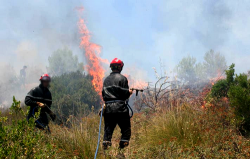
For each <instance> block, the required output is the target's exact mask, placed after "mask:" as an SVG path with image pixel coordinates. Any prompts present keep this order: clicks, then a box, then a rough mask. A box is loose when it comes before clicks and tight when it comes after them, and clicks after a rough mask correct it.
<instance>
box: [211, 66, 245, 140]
mask: <svg viewBox="0 0 250 159" xmlns="http://www.w3.org/2000/svg"><path fill="white" fill-rule="evenodd" d="M234 66H235V65H234V64H232V65H231V66H230V67H229V69H228V70H227V71H226V75H227V78H226V79H223V80H220V81H218V82H217V83H216V84H215V85H214V86H213V88H212V91H211V94H212V96H213V97H216V98H217V99H220V98H221V97H228V98H229V102H230V106H231V107H232V108H234V114H235V118H236V123H237V126H238V128H239V130H240V132H241V133H242V134H243V135H249V134H250V113H249V112H250V80H249V79H247V75H246V74H240V75H237V74H235V69H234Z"/></svg>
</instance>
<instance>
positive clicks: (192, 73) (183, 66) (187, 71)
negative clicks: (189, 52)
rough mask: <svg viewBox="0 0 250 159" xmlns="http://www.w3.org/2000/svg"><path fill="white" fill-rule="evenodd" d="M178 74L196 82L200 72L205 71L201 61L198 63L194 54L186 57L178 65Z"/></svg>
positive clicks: (183, 78) (184, 79) (186, 80)
mask: <svg viewBox="0 0 250 159" xmlns="http://www.w3.org/2000/svg"><path fill="white" fill-rule="evenodd" d="M176 70H177V76H178V78H180V79H181V80H183V81H185V82H195V81H197V80H198V78H199V75H198V74H200V73H202V72H203V66H202V64H201V63H198V64H197V63H196V58H194V57H192V56H187V57H184V58H183V59H182V60H181V61H180V62H179V64H178V65H177V67H176Z"/></svg>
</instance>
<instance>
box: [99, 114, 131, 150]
mask: <svg viewBox="0 0 250 159" xmlns="http://www.w3.org/2000/svg"><path fill="white" fill-rule="evenodd" d="M104 124H105V127H104V139H103V144H106V143H109V145H111V139H112V135H113V132H114V129H115V127H116V125H118V126H119V127H120V129H121V134H122V136H121V140H120V148H124V147H126V146H127V145H128V144H129V140H130V137H131V124H130V117H129V113H128V112H127V113H115V114H104Z"/></svg>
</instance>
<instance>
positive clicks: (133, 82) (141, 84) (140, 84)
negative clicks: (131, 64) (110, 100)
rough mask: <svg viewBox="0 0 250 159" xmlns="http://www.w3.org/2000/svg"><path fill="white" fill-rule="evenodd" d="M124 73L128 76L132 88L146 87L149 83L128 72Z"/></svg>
mask: <svg viewBox="0 0 250 159" xmlns="http://www.w3.org/2000/svg"><path fill="white" fill-rule="evenodd" d="M123 75H124V76H125V77H127V79H128V83H129V86H130V88H137V89H144V88H146V87H147V86H148V83H147V82H145V81H143V80H140V79H139V80H136V79H133V78H132V77H131V76H129V75H128V74H123Z"/></svg>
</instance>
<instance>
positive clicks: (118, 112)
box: [102, 58, 133, 150]
mask: <svg viewBox="0 0 250 159" xmlns="http://www.w3.org/2000/svg"><path fill="white" fill-rule="evenodd" d="M123 66H124V63H123V62H122V61H121V60H119V59H117V58H115V59H114V60H113V61H112V62H111V63H110V68H111V70H112V72H111V74H110V75H109V76H108V77H107V78H106V79H105V80H104V83H103V90H102V97H103V100H104V102H105V109H104V111H103V116H104V124H105V127H104V138H103V149H104V150H107V149H108V147H109V146H111V139H112V135H113V131H114V129H115V127H116V125H118V126H119V127H120V129H121V134H122V136H121V139H120V143H119V149H123V148H125V147H126V146H128V145H129V140H130V137H131V124H130V116H129V109H128V107H127V100H128V98H129V97H130V95H131V94H132V92H133V91H132V90H131V89H129V86H128V80H127V78H126V77H125V76H123V75H121V71H122V69H123Z"/></svg>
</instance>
